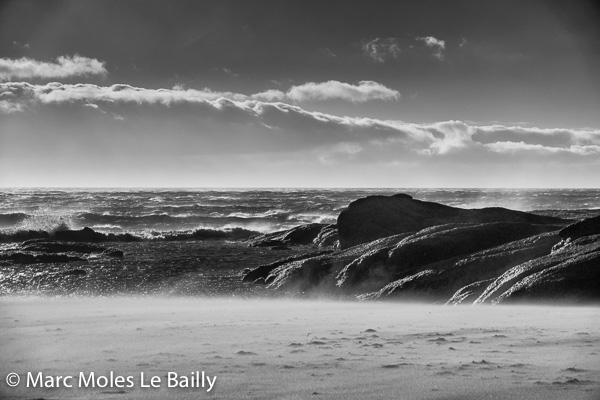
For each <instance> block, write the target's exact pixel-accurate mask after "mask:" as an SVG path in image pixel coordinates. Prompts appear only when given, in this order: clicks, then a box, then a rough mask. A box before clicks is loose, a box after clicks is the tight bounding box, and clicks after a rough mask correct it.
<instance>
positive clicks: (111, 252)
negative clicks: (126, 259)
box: [102, 247, 123, 258]
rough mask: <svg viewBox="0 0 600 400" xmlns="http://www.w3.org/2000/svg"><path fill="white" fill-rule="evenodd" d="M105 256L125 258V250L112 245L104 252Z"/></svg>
mask: <svg viewBox="0 0 600 400" xmlns="http://www.w3.org/2000/svg"><path fill="white" fill-rule="evenodd" d="M102 255H103V256H108V257H117V258H123V250H119V249H115V248H114V247H110V248H108V249H106V250H104V251H103V252H102Z"/></svg>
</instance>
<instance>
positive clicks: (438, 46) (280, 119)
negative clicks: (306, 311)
mask: <svg viewBox="0 0 600 400" xmlns="http://www.w3.org/2000/svg"><path fill="white" fill-rule="evenodd" d="M599 22H600V9H599V8H598V7H597V6H596V5H595V4H594V2H591V1H584V0H573V1H535V0H527V1H509V0H506V1H488V0H477V1H475V0H469V1H465V0H458V1H455V0H452V1H442V0H439V1H429V0H414V1H395V0H394V1H382V0H369V1H339V0H328V1H320V0H319V1H317V0H302V1H300V0H296V1H291V0H269V1H266V0H253V1H242V0H238V1H232V0H218V1H208V0H199V1H180V0H171V1H156V0H145V1H133V0H129V1H114V0H104V1H89V0H77V1H55V0H44V1H31V0H19V1H3V2H0V187H194V188H200V187H390V188H402V187H517V188H519V187H535V188H538V187H539V188H544V187H548V188H560V187H582V188H585V187H591V188H597V187H599V186H600V178H598V177H599V176H600V72H599V71H600V23H599Z"/></svg>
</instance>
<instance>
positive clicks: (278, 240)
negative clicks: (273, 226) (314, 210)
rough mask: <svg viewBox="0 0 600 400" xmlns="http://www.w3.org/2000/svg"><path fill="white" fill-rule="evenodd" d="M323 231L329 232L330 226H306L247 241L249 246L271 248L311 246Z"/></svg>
mask: <svg viewBox="0 0 600 400" xmlns="http://www.w3.org/2000/svg"><path fill="white" fill-rule="evenodd" d="M323 230H327V232H330V231H331V225H326V224H307V225H300V226H297V227H295V228H292V229H288V230H284V231H279V232H273V233H267V234H264V235H259V236H256V237H254V238H252V239H250V240H248V242H247V243H248V245H249V246H257V247H272V246H285V245H300V246H306V245H311V244H313V242H314V241H315V240H316V239H317V238H318V237H319V235H320V234H321V232H322V231H323Z"/></svg>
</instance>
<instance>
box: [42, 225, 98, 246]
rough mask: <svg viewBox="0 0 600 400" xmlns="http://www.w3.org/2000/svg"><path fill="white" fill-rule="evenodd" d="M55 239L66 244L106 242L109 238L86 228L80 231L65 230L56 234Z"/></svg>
mask: <svg viewBox="0 0 600 400" xmlns="http://www.w3.org/2000/svg"><path fill="white" fill-rule="evenodd" d="M53 238H54V239H56V240H60V241H65V242H92V243H94V242H105V241H106V240H107V237H106V235H105V234H103V233H99V232H96V231H94V230H93V229H91V228H88V227H85V228H83V229H80V230H65V231H57V232H55V233H54V235H53Z"/></svg>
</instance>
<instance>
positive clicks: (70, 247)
mask: <svg viewBox="0 0 600 400" xmlns="http://www.w3.org/2000/svg"><path fill="white" fill-rule="evenodd" d="M21 250H24V251H36V252H43V253H68V252H73V253H83V254H91V253H102V252H104V251H105V250H106V247H101V246H97V245H93V244H88V243H74V242H58V241H55V240H35V241H27V242H24V243H23V244H22V245H21Z"/></svg>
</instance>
